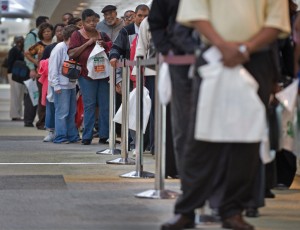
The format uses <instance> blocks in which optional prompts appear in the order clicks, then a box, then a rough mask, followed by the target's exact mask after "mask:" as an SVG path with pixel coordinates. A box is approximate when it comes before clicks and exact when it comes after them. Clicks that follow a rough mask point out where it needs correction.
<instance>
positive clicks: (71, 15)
mask: <svg viewBox="0 0 300 230" xmlns="http://www.w3.org/2000/svg"><path fill="white" fill-rule="evenodd" d="M65 15H69V16H70V17H71V18H73V17H74V16H73V14H71V13H64V14H63V15H62V16H65Z"/></svg>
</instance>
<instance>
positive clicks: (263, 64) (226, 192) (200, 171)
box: [175, 51, 278, 219]
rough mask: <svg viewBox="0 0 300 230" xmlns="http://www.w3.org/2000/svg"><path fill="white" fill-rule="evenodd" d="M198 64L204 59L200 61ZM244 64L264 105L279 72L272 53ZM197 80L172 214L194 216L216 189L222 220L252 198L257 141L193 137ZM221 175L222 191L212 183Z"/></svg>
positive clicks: (241, 207) (261, 53) (240, 209)
mask: <svg viewBox="0 0 300 230" xmlns="http://www.w3.org/2000/svg"><path fill="white" fill-rule="evenodd" d="M199 64H200V65H202V64H204V62H203V61H201V60H200V63H199ZM244 66H245V68H246V69H247V70H248V71H249V72H250V73H251V74H252V75H253V77H254V78H255V79H256V81H257V82H258V84H259V90H258V94H259V96H260V98H261V100H262V102H263V103H264V104H265V106H266V107H267V105H268V101H269V96H270V93H271V87H272V82H273V79H274V78H275V77H274V76H275V75H277V74H278V72H277V71H276V70H277V68H276V65H275V62H274V56H273V54H272V52H269V51H266V52H260V53H256V54H254V55H252V56H251V59H250V61H249V62H248V63H246V64H245V65H244ZM200 82H201V80H200V78H199V77H195V78H194V81H193V94H192V100H191V101H192V104H191V105H192V106H191V108H192V109H191V110H190V114H189V115H188V116H187V119H186V120H187V121H188V123H189V124H188V126H189V128H188V136H187V141H186V144H185V146H186V148H185V149H184V150H183V154H182V164H181V172H180V175H181V181H182V191H183V193H182V195H181V196H180V197H179V199H178V200H177V202H176V205H175V213H181V214H185V215H187V216H190V217H191V218H193V215H194V210H195V209H196V208H200V207H202V206H203V205H204V203H205V201H206V200H208V199H209V198H210V197H211V195H212V194H214V193H216V191H217V192H218V193H219V196H220V198H221V199H220V204H219V207H220V215H221V217H222V218H223V219H225V218H228V217H230V216H233V215H235V214H240V213H241V212H242V211H243V209H244V204H245V203H247V202H248V201H249V200H251V197H252V194H253V192H252V190H253V187H254V186H255V177H256V175H257V172H258V170H259V143H212V142H204V141H196V140H195V139H194V127H195V117H196V116H195V114H196V105H197V98H198V93H199V86H200ZM237 96H238V95H237ZM223 157H225V159H224V158H223ZM220 161H222V162H220ZM220 165H221V167H219V166H220ZM218 167H219V168H218ZM220 178H222V180H223V181H224V182H223V183H224V184H223V185H222V188H221V191H220V188H218V185H217V183H215V181H217V180H220ZM218 190H219V191H218Z"/></svg>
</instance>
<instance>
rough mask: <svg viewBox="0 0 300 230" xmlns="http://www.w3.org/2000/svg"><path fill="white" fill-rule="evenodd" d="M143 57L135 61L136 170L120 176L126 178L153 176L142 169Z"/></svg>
mask: <svg viewBox="0 0 300 230" xmlns="http://www.w3.org/2000/svg"><path fill="white" fill-rule="evenodd" d="M142 59H143V57H141V56H138V57H137V63H136V69H137V74H136V149H135V150H136V159H135V163H136V170H135V171H133V172H129V173H126V174H123V175H120V177H126V178H153V177H154V174H153V173H150V172H145V171H144V170H143V145H144V135H143V94H144V85H143V82H144V76H143V73H142V66H141V64H140V61H141V60H142Z"/></svg>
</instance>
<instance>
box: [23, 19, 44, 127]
mask: <svg viewBox="0 0 300 230" xmlns="http://www.w3.org/2000/svg"><path fill="white" fill-rule="evenodd" d="M44 22H49V18H48V17H46V16H39V17H37V18H36V21H35V24H36V28H35V29H33V30H31V31H30V32H29V33H28V34H27V35H26V37H25V41H24V50H25V51H26V50H29V48H30V47H31V46H33V45H34V44H35V43H36V42H38V41H39V40H40V39H39V38H38V32H39V29H38V28H39V26H40V25H41V24H42V23H44ZM25 62H26V65H27V67H28V68H29V70H30V77H31V78H32V79H35V78H36V77H37V72H36V67H35V66H34V63H33V62H31V61H29V60H28V59H27V58H26V57H25ZM36 111H37V106H33V105H32V102H31V99H30V96H29V93H28V91H27V90H26V91H25V94H24V126H25V127H34V125H33V121H34V119H35V116H36Z"/></svg>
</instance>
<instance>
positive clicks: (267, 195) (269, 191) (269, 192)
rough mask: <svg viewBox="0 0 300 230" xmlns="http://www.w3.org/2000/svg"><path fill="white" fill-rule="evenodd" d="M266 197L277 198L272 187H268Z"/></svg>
mask: <svg viewBox="0 0 300 230" xmlns="http://www.w3.org/2000/svg"><path fill="white" fill-rule="evenodd" d="M265 198H270V199H273V198H275V194H274V193H273V192H272V191H271V190H270V189H267V190H266V191H265Z"/></svg>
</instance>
